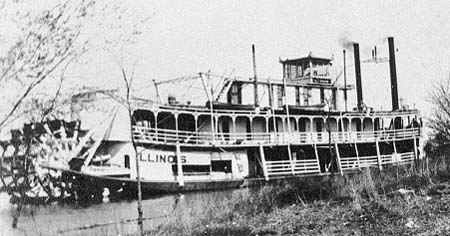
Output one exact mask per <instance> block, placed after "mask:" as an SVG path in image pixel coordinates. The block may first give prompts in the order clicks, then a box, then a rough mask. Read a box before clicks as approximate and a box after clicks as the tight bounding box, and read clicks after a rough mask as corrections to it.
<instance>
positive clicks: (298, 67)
mask: <svg viewBox="0 0 450 236" xmlns="http://www.w3.org/2000/svg"><path fill="white" fill-rule="evenodd" d="M302 72H303V71H302V66H301V65H300V64H299V65H297V77H302V76H303V73H302Z"/></svg>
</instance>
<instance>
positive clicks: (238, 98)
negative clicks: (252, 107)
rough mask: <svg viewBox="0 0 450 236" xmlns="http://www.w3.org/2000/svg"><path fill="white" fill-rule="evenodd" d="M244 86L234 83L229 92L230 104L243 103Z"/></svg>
mask: <svg viewBox="0 0 450 236" xmlns="http://www.w3.org/2000/svg"><path fill="white" fill-rule="evenodd" d="M241 93H242V84H240V83H234V84H233V85H232V86H231V89H230V91H229V92H228V103H231V104H241V103H242V94H241Z"/></svg>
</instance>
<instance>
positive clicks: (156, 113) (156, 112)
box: [153, 111, 159, 142]
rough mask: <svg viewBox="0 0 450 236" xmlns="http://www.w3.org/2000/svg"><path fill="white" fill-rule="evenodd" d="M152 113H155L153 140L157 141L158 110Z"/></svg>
mask: <svg viewBox="0 0 450 236" xmlns="http://www.w3.org/2000/svg"><path fill="white" fill-rule="evenodd" d="M153 114H154V115H155V141H156V142H158V141H159V138H158V111H155V112H154V113H153Z"/></svg>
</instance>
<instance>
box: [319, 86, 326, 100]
mask: <svg viewBox="0 0 450 236" xmlns="http://www.w3.org/2000/svg"><path fill="white" fill-rule="evenodd" d="M320 103H322V104H323V103H325V89H323V88H321V89H320Z"/></svg>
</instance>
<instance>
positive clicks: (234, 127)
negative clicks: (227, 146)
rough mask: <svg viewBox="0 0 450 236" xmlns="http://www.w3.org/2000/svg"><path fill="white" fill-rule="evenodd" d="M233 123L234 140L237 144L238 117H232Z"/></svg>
mask: <svg viewBox="0 0 450 236" xmlns="http://www.w3.org/2000/svg"><path fill="white" fill-rule="evenodd" d="M231 121H232V122H233V139H234V142H236V141H237V137H236V116H235V115H231Z"/></svg>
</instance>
